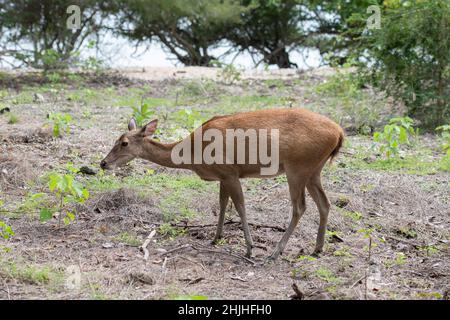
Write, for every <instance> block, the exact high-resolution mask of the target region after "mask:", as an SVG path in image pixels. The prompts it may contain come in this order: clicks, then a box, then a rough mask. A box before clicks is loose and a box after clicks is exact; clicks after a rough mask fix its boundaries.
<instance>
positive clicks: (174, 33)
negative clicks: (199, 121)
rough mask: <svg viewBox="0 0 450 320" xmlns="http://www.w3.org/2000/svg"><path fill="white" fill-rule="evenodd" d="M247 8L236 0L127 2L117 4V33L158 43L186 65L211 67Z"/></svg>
mask: <svg viewBox="0 0 450 320" xmlns="http://www.w3.org/2000/svg"><path fill="white" fill-rule="evenodd" d="M243 10H244V7H242V6H241V5H240V2H239V1H237V0H170V1H169V0H152V1H145V0H128V1H124V2H122V3H121V4H119V5H118V8H117V11H116V14H117V20H116V22H117V30H118V32H119V33H121V34H122V35H126V36H128V37H129V38H131V39H133V40H137V41H153V40H158V41H159V42H160V43H161V44H162V45H163V47H164V48H165V49H166V50H168V51H169V52H170V53H171V54H172V55H174V56H175V57H176V59H178V61H180V62H182V63H183V64H185V65H188V66H190V65H200V66H208V65H210V63H211V61H212V60H215V59H216V57H213V56H212V55H211V54H210V50H211V49H213V48H217V47H218V46H219V45H220V43H221V42H222V41H223V40H224V38H225V32H226V31H227V30H228V29H229V28H230V26H231V25H233V24H236V23H239V20H240V14H241V12H242V11H243Z"/></svg>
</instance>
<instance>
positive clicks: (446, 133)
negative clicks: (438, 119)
mask: <svg viewBox="0 0 450 320" xmlns="http://www.w3.org/2000/svg"><path fill="white" fill-rule="evenodd" d="M436 131H438V132H440V133H441V139H442V141H443V143H442V145H441V148H442V150H443V151H444V152H446V154H447V156H449V157H450V125H448V124H447V125H444V126H440V127H437V128H436Z"/></svg>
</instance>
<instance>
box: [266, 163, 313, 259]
mask: <svg viewBox="0 0 450 320" xmlns="http://www.w3.org/2000/svg"><path fill="white" fill-rule="evenodd" d="M286 174H287V178H288V184H289V193H290V195H291V201H292V219H291V222H290V223H289V226H288V228H287V229H286V231H285V232H284V234H283V237H282V238H281V240H280V242H278V244H277V246H276V248H275V250H274V252H273V253H272V254H271V255H270V257H269V259H270V260H275V259H277V258H278V256H279V255H280V254H282V253H283V251H284V248H285V247H286V244H287V242H288V240H289V238H290V236H291V235H292V233H293V232H294V230H295V227H296V226H297V224H298V222H299V220H300V218H301V217H302V215H303V213H305V210H306V201H305V182H304V181H302V179H301V177H299V175H298V174H297V175H296V176H293V175H289V173H288V171H286Z"/></svg>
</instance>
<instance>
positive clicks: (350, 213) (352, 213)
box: [344, 210, 363, 222]
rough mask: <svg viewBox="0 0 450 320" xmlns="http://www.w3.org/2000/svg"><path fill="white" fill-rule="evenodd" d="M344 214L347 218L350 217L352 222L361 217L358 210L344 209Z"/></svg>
mask: <svg viewBox="0 0 450 320" xmlns="http://www.w3.org/2000/svg"><path fill="white" fill-rule="evenodd" d="M344 216H345V217H347V218H349V219H352V220H353V222H358V221H360V220H361V219H362V218H363V215H362V213H361V212H358V211H347V210H344Z"/></svg>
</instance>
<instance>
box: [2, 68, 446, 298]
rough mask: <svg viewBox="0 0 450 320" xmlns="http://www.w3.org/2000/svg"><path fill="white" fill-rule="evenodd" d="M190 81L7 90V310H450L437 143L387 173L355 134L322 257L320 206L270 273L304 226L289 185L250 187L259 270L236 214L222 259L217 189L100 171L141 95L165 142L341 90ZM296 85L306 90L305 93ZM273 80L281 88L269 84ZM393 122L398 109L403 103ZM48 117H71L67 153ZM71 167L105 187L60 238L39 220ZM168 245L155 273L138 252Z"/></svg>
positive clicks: (130, 171) (144, 169)
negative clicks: (127, 304) (184, 306)
mask: <svg viewBox="0 0 450 320" xmlns="http://www.w3.org/2000/svg"><path fill="white" fill-rule="evenodd" d="M189 72H190V71H189V70H186V69H183V70H175V69H173V70H172V69H171V70H165V71H164V72H161V73H158V71H157V70H156V71H155V70H151V71H148V72H142V70H141V71H139V70H135V71H130V70H128V71H127V72H125V74H123V73H124V72H122V74H121V75H119V74H116V73H115V74H113V75H109V76H107V75H102V76H100V77H97V76H92V77H87V78H83V79H81V80H80V79H77V81H76V82H72V81H65V82H64V81H62V80H61V81H60V82H58V83H56V84H55V83H54V82H50V83H49V82H48V81H46V80H45V81H44V80H43V81H40V80H39V79H41V78H40V77H39V76H35V77H34V76H29V77H28V76H24V75H23V74H22V75H7V76H3V78H2V79H0V84H1V85H2V87H0V89H2V90H3V91H0V92H3V95H0V103H1V105H0V109H1V107H8V108H10V109H11V112H12V113H15V114H16V115H17V116H18V117H19V121H18V122H17V123H14V124H8V121H9V120H8V114H9V112H8V113H5V114H2V115H0V152H1V154H0V184H1V196H0V200H2V201H3V202H4V205H3V207H0V220H3V221H5V223H6V224H8V225H10V226H11V228H12V229H13V231H14V233H15V235H14V236H13V237H11V238H10V239H9V240H5V239H0V252H1V253H0V299H176V298H196V297H197V298H199V296H201V297H206V298H208V299H290V298H292V295H294V293H295V292H294V290H293V289H292V286H293V284H296V285H297V286H298V288H299V289H300V291H301V292H302V293H303V295H304V296H303V299H449V297H450V252H449V242H450V210H449V200H450V192H449V173H448V171H445V170H439V169H433V170H431V168H432V167H433V166H434V164H435V163H437V162H438V161H439V159H440V153H439V141H438V140H437V138H436V137H435V136H433V135H424V136H423V137H422V138H421V147H420V148H419V147H418V149H408V150H406V151H405V154H404V158H405V159H417V163H414V161H412V162H413V163H412V164H411V165H410V166H409V167H407V168H405V167H401V166H398V167H388V168H384V167H383V168H380V166H379V165H380V164H385V162H383V161H382V160H380V159H378V158H379V157H380V155H377V154H376V153H374V152H373V151H372V149H371V145H372V142H371V139H370V136H363V135H357V134H354V132H351V130H350V129H348V128H351V126H350V125H349V126H345V127H346V129H348V131H347V133H348V137H347V142H346V146H345V148H344V150H343V152H342V153H341V155H339V157H338V158H337V159H336V161H335V162H334V163H332V164H331V165H329V166H327V167H326V169H325V171H324V177H323V184H324V187H325V190H326V191H327V193H328V195H329V198H330V201H331V203H332V208H331V212H330V221H329V232H328V233H327V243H326V246H325V250H324V253H323V254H322V255H321V256H320V257H318V258H316V257H312V256H310V255H309V254H310V253H311V252H312V250H313V248H314V243H315V236H316V232H317V228H318V218H319V216H318V211H317V208H316V207H315V205H314V203H313V202H312V200H311V198H310V197H309V195H308V196H307V211H306V213H305V214H304V216H303V217H302V219H301V221H300V224H299V226H298V227H297V229H296V231H295V233H294V234H293V236H292V237H291V238H290V241H289V243H288V246H287V248H286V251H285V253H284V254H283V256H282V257H281V258H280V259H279V260H277V261H276V262H274V263H266V264H263V263H262V262H264V259H265V258H266V257H267V256H268V255H269V254H270V253H271V251H272V250H273V248H274V247H275V244H276V243H277V241H279V239H280V238H281V236H282V232H283V230H284V228H285V227H287V224H288V222H289V219H290V201H289V197H288V188H287V183H286V181H285V179H283V178H275V179H266V180H259V179H256V180H255V179H253V180H250V179H249V180H245V181H244V182H243V185H244V193H245V196H246V208H247V214H248V219H249V222H250V223H251V232H252V236H253V239H254V241H255V249H254V257H253V258H252V260H247V259H245V258H244V257H243V255H244V253H245V244H244V239H243V232H242V230H241V229H240V225H239V223H238V222H239V220H238V217H237V214H236V212H235V211H234V209H233V208H232V206H230V208H229V211H228V213H227V220H226V221H227V222H226V225H225V229H224V235H225V239H224V241H223V243H221V244H220V245H212V244H211V240H212V239H213V237H214V232H215V224H216V222H217V213H218V209H219V204H218V186H217V183H211V182H203V181H201V180H200V179H198V178H196V177H195V176H194V175H193V174H192V173H190V172H188V171H183V170H174V169H168V168H163V167H160V166H158V165H155V164H151V163H146V162H144V161H140V160H138V161H134V162H133V163H132V164H130V165H129V166H128V167H126V168H124V169H121V170H118V171H117V172H115V173H102V172H101V171H100V170H99V168H98V163H99V162H100V160H101V159H102V157H103V156H104V155H105V154H106V153H107V152H108V151H109V150H110V148H111V146H112V144H113V142H114V140H115V139H116V138H118V137H119V135H120V134H121V133H123V132H124V130H125V128H126V123H127V121H128V119H129V117H130V114H131V113H132V111H131V109H130V108H129V106H127V101H125V102H124V103H123V104H124V105H123V106H122V105H120V106H118V105H116V102H117V101H119V100H120V101H121V99H123V98H124V97H126V96H127V95H132V94H133V95H134V94H136V90H141V91H139V93H137V95H138V96H139V95H142V96H143V98H144V97H145V98H148V99H151V100H149V101H152V103H155V107H154V109H155V110H156V111H155V112H156V115H157V116H158V117H159V118H160V119H162V121H161V120H160V122H161V126H162V127H161V132H162V133H161V136H160V138H161V140H162V141H165V140H167V139H169V138H168V136H165V134H164V131H167V130H169V129H170V128H171V125H172V124H171V121H170V120H171V119H175V118H172V117H174V114H175V111H178V110H179V109H180V108H181V107H185V106H186V105H187V106H189V107H193V108H195V109H196V110H199V112H200V113H204V115H205V117H209V116H211V115H212V114H220V113H229V111H230V110H231V111H233V110H236V111H238V110H242V109H252V108H253V105H254V104H257V103H259V102H258V101H259V100H258V97H260V96H262V97H266V99H270V98H271V97H274V96H282V97H284V98H286V99H284V100H280V101H281V103H282V104H284V106H286V105H289V106H291V105H292V103H294V104H295V106H296V105H297V104H303V103H309V104H311V106H313V107H312V108H313V109H314V106H316V105H317V106H321V105H325V104H328V102H329V100H324V99H325V98H324V97H323V96H321V95H320V94H316V95H308V96H307V95H306V94H307V93H308V92H309V91H307V90H306V89H305V88H306V84H305V83H308V86H310V87H314V86H316V85H319V84H321V83H323V82H325V81H326V80H327V79H328V77H329V76H330V75H331V74H333V72H332V71H330V70H322V71H316V72H310V73H305V74H298V73H296V72H295V71H286V75H279V74H278V75H277V74H276V72H275V73H274V72H272V73H271V74H269V75H266V76H264V75H258V76H257V77H256V76H252V75H251V74H250V75H246V76H244V78H243V81H247V83H245V85H244V84H241V83H235V84H233V85H226V84H223V83H220V79H219V80H218V79H217V78H216V77H217V74H216V71H215V70H212V71H208V70H206V71H202V72H201V74H200V75H199V74H197V73H195V72H194V73H193V75H192V76H191V73H189ZM174 74H175V76H174ZM177 74H179V75H181V76H180V77H179V78H177V76H176V75H177ZM209 74H211V75H210V77H211V78H212V79H213V80H214V83H213V84H211V83H209V82H208V83H207V84H205V85H204V86H201V88H200V89H201V90H200V91H201V92H200V93H199V94H197V96H196V97H195V98H192V97H189V96H187V94H186V92H185V91H183V92H181V93H180V94H178V91H177V90H179V88H181V87H183V88H188V87H189V86H191V85H192V82H191V81H192V79H201V81H203V79H207V78H208V77H209V76H208V75H209ZM126 76H127V77H128V78H127V77H126ZM294 78H295V79H297V78H298V79H300V80H301V82H300V80H299V82H298V83H292V80H293V79H294ZM274 79H275V80H277V79H278V80H279V82H273V81H272V82H270V83H267V82H264V81H267V80H274ZM74 81H75V80H74ZM80 88H81V89H80ZM80 90H81V91H80ZM191 91H192V90H191ZM191 91H190V92H191ZM142 92H144V93H142ZM249 92H251V93H252V97H253V98H252V99H255V100H254V101H253V100H252V101H250V102H249V103H247V102H245V104H242V106H239V105H237V106H233V107H228V102H227V103H225V102H224V103H223V104H222V101H225V100H224V99H228V98H229V96H237V97H241V98H242V99H243V100H242V101H247V100H245V99H246V98H245V97H246V96H248V95H249ZM191 93H192V92H191ZM219 95H220V97H222V96H223V98H218V97H217V96H219ZM180 97H181V98H180ZM370 97H371V96H369V98H368V99H372V98H370ZM330 99H331V98H330ZM376 99H377V98H373V100H369V102H370V101H372V102H373V101H375V100H376ZM160 101H161V102H160ZM167 101H169V102H170V104H167ZM226 101H228V100H226ZM239 101H241V100H239ZM264 101H265V100H264ZM267 101H269V100H267ZM277 102H278V101H275V102H274V103H277ZM159 103H161V105H163V104H167V105H165V106H164V108H163V107H159V106H158V104H159ZM271 103H272V102H270V103H269V102H264V103H262V105H261V106H258V107H262V108H264V107H272V105H271ZM373 104H375V102H373ZM225 106H226V107H225ZM282 106H283V105H282ZM383 106H385V107H386V108H390V104H389V102H386V103H383ZM233 108H234V109H233ZM322 110H324V109H320V108H319V107H318V109H317V111H319V112H320V111H322ZM49 112H62V113H70V114H71V115H72V117H73V122H72V123H71V125H70V129H71V130H70V133H67V134H65V135H64V136H63V137H62V138H53V137H52V136H51V130H50V128H49V127H46V126H45V123H46V122H47V120H46V116H47V114H48V113H49ZM351 112H353V111H351ZM323 113H325V114H328V112H323ZM328 115H330V116H333V113H332V112H330V113H329V114H328ZM380 117H381V113H380ZM341 119H343V120H342V121H345V119H346V118H345V117H342V118H341ZM164 120H165V121H164ZM178 122H179V123H181V121H178ZM350 122H351V121H350ZM342 124H343V126H344V123H342ZM374 154H375V155H374ZM405 161H406V160H405ZM69 162H71V163H73V166H75V167H77V168H79V167H81V166H88V167H90V168H92V169H94V170H95V171H96V173H97V174H96V175H94V176H89V175H83V174H77V175H76V178H77V180H79V181H80V182H81V183H83V184H84V185H86V186H88V189H89V192H90V198H89V199H88V200H87V201H86V202H85V203H83V204H73V205H69V207H70V209H71V210H72V211H74V212H76V219H75V221H73V222H72V223H70V224H69V225H67V226H63V227H58V220H57V219H56V217H55V218H54V219H53V220H51V221H49V222H47V223H42V222H40V221H39V210H40V208H41V207H42V206H44V205H47V204H48V203H52V196H51V194H50V193H49V191H48V188H47V180H46V174H47V173H49V172H52V171H58V172H65V166H66V164H67V163H69ZM433 168H434V167H433ZM38 192H43V193H46V194H48V195H47V196H46V197H45V198H44V202H39V201H34V200H33V197H32V195H33V194H35V193H38ZM186 212H188V213H189V214H186ZM168 215H169V216H170V217H171V218H170V219H168V218H167V216H168ZM177 215H180V217H177ZM174 217H175V218H174ZM154 230H155V231H157V232H156V234H155V236H154V237H153V238H152V240H151V242H150V243H149V244H148V246H147V249H148V251H149V252H148V253H149V257H148V259H147V260H145V259H144V252H143V250H141V249H140V246H141V245H142V244H143V243H144V242H145V239H146V238H147V237H148V236H149V235H150V234H151V233H152V231H154ZM74 279H75V280H74ZM78 279H79V282H78ZM72 284H75V285H74V287H73V286H72Z"/></svg>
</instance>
